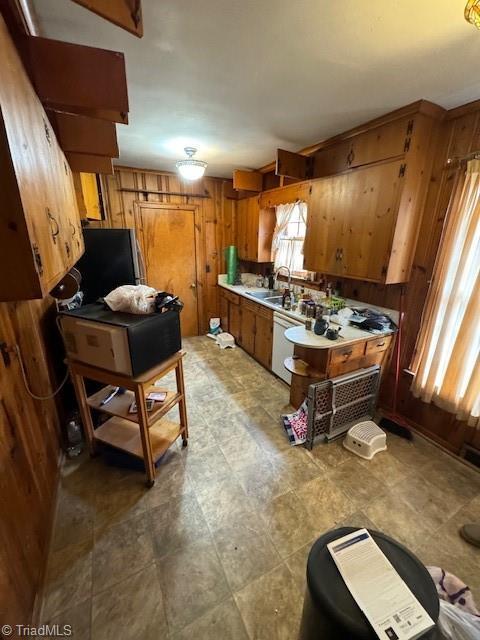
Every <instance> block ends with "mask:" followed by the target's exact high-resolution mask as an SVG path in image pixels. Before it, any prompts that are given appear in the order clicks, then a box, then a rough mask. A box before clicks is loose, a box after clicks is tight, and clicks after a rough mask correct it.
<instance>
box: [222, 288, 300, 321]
mask: <svg viewBox="0 0 480 640" xmlns="http://www.w3.org/2000/svg"><path fill="white" fill-rule="evenodd" d="M218 285H219V286H220V287H223V288H224V289H227V290H228V291H231V292H232V293H236V294H237V295H239V296H243V297H244V298H246V299H247V300H251V301H253V302H257V303H258V304H261V305H262V306H264V307H268V308H269V309H273V310H274V311H276V312H277V313H281V314H282V316H287V318H292V319H293V320H297V321H298V322H303V323H305V320H306V318H305V316H302V314H301V313H298V312H297V311H286V310H285V309H284V308H283V307H279V306H278V305H276V304H272V303H271V302H266V301H265V300H262V299H260V298H255V296H251V295H249V293H258V292H260V291H265V289H262V288H261V287H246V286H244V285H243V284H227V283H226V282H220V281H219V282H218ZM272 295H275V294H272ZM278 295H279V296H280V295H282V294H281V293H280V292H278Z"/></svg>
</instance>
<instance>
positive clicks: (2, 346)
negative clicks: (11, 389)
mask: <svg viewBox="0 0 480 640" xmlns="http://www.w3.org/2000/svg"><path fill="white" fill-rule="evenodd" d="M0 353H1V354H2V358H3V364H4V365H5V366H6V367H9V366H10V362H11V359H10V348H9V346H8V344H7V343H6V342H0Z"/></svg>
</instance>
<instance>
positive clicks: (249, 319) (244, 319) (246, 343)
mask: <svg viewBox="0 0 480 640" xmlns="http://www.w3.org/2000/svg"><path fill="white" fill-rule="evenodd" d="M241 344H242V347H243V348H244V349H245V351H246V352H247V353H249V354H250V355H253V354H254V352H255V312H254V311H253V309H251V308H249V307H248V306H245V305H242V314H241Z"/></svg>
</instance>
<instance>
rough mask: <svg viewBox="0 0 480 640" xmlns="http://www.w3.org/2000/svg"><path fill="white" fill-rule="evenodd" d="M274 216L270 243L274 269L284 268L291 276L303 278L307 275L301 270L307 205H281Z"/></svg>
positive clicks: (301, 203)
mask: <svg viewBox="0 0 480 640" xmlns="http://www.w3.org/2000/svg"><path fill="white" fill-rule="evenodd" d="M276 216H277V223H276V226H275V231H274V233H273V241H272V254H273V255H272V257H273V262H274V268H275V269H278V268H279V267H281V266H286V267H288V268H289V269H290V271H291V274H292V276H297V277H299V278H304V277H305V276H306V274H307V272H306V270H305V269H304V268H303V245H304V242H305V233H306V228H307V226H306V225H307V205H306V203H305V202H293V203H289V204H281V205H279V206H278V207H277V208H276Z"/></svg>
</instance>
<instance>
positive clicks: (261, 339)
mask: <svg viewBox="0 0 480 640" xmlns="http://www.w3.org/2000/svg"><path fill="white" fill-rule="evenodd" d="M272 348H273V318H271V317H270V318H268V317H266V316H264V315H257V316H256V317H255V351H254V356H255V358H256V359H257V360H258V361H259V362H260V364H263V366H264V367H267V369H271V367H272Z"/></svg>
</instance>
